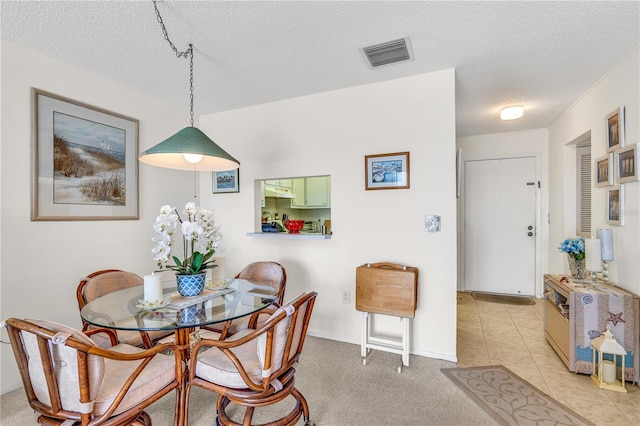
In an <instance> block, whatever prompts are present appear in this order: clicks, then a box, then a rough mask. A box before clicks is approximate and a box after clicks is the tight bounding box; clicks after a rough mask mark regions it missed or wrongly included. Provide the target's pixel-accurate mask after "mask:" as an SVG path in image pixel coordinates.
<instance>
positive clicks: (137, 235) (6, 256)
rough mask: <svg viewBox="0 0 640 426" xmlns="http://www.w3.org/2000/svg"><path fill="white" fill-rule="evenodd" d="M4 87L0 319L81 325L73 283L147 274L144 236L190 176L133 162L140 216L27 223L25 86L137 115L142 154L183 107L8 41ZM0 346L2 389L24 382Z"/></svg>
mask: <svg viewBox="0 0 640 426" xmlns="http://www.w3.org/2000/svg"><path fill="white" fill-rule="evenodd" d="M1 82H2V133H1V137H2V145H1V153H2V155H1V157H0V158H1V159H2V163H1V180H0V181H1V184H2V191H1V198H0V200H1V206H2V210H1V212H0V214H1V217H2V232H1V247H2V252H1V254H2V258H1V261H0V265H2V269H1V275H0V291H1V294H2V298H1V299H2V301H1V305H0V306H1V314H0V315H1V318H2V319H4V318H7V317H22V318H24V317H28V318H46V319H49V320H53V321H57V322H61V323H65V324H68V325H71V326H74V327H80V326H81V322H80V315H79V313H78V305H77V302H76V296H75V291H76V287H77V285H78V282H79V281H80V280H81V279H82V278H83V277H84V276H86V275H87V274H89V273H91V272H93V271H96V270H100V269H106V268H119V269H125V270H129V271H132V272H135V273H138V274H141V275H143V274H145V273H148V272H149V271H151V270H153V269H154V268H155V265H154V262H153V256H152V254H151V252H150V250H151V247H152V244H151V241H150V239H151V237H152V235H153V232H152V224H153V221H154V220H155V217H156V215H157V211H158V209H159V207H160V206H161V205H162V204H168V203H174V204H180V203H184V202H185V201H186V200H189V199H190V198H191V197H192V196H193V195H192V194H193V176H192V175H191V174H190V173H186V172H177V171H172V170H168V169H159V168H154V167H151V166H147V165H144V164H140V168H139V176H140V180H139V194H140V220H130V221H75V222H74V221H71V222H70V221H64V222H31V221H30V181H31V174H30V168H31V163H30V155H31V142H30V141H31V87H36V88H39V89H42V90H45V91H48V92H52V93H55V94H58V95H60V96H64V97H67V98H71V99H74V100H77V101H80V102H84V103H87V104H90V105H93V106H96V107H99V108H104V109H106V110H109V111H114V112H117V113H120V114H123V115H126V116H129V117H133V118H136V119H138V120H139V121H140V140H139V149H140V151H142V150H144V149H146V148H148V147H150V146H152V145H154V144H156V143H157V142H159V141H160V140H162V139H164V138H166V137H168V136H170V135H171V134H173V133H174V132H176V131H177V130H179V129H180V128H182V127H184V126H185V125H187V124H188V111H182V110H180V111H175V110H173V109H172V108H171V107H169V106H167V105H166V104H162V103H161V102H160V101H158V100H157V99H153V98H150V97H148V96H144V95H141V94H140V93H138V92H136V91H133V90H130V89H126V88H123V87H121V86H117V85H115V84H113V83H111V82H108V81H105V80H102V79H100V78H98V77H96V76H95V75H90V74H87V73H84V72H81V71H79V70H77V69H74V68H71V67H69V66H67V65H64V64H61V63H59V62H54V61H52V60H50V59H48V58H46V57H44V56H40V55H37V54H32V53H30V52H27V51H25V50H23V49H21V48H18V47H16V46H14V45H12V44H8V43H5V42H3V43H2V80H1ZM7 339H8V338H7V335H6V333H4V332H3V333H2V340H4V341H6V340H7ZM0 346H1V347H2V352H1V357H2V359H1V369H2V392H3V393H4V392H7V391H9V390H12V389H14V388H16V387H18V386H20V385H21V382H20V378H19V374H18V371H17V367H16V366H15V361H14V359H13V355H12V353H11V348H10V346H8V345H0Z"/></svg>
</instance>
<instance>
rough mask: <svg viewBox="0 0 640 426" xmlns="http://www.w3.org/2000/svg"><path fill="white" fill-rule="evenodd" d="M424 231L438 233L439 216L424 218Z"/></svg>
mask: <svg viewBox="0 0 640 426" xmlns="http://www.w3.org/2000/svg"><path fill="white" fill-rule="evenodd" d="M424 230H425V232H440V216H436V215H431V216H425V217H424Z"/></svg>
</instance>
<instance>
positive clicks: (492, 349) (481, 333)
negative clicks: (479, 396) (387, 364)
mask: <svg viewBox="0 0 640 426" xmlns="http://www.w3.org/2000/svg"><path fill="white" fill-rule="evenodd" d="M543 306H544V305H543V301H542V299H537V300H536V304H535V305H529V306H517V305H503V304H499V303H488V302H483V301H477V300H475V299H474V298H473V297H472V296H471V293H463V292H459V293H458V366H459V367H473V366H480V365H492V364H502V365H504V366H505V367H507V368H508V369H510V370H511V371H513V372H514V373H516V374H517V375H519V376H520V377H522V378H523V379H525V380H527V381H529V383H531V384H532V385H534V386H536V387H537V388H538V389H540V390H541V391H543V392H545V393H547V394H548V395H550V396H552V397H553V398H555V399H556V400H557V401H560V402H561V403H563V404H565V405H566V406H567V407H569V408H571V409H572V410H574V411H576V412H577V413H579V414H580V415H582V416H583V417H585V418H587V419H589V420H590V421H592V422H593V423H595V424H596V425H603V426H604V425H607V426H608V425H616V426H623V425H640V387H638V386H637V385H632V384H631V383H628V382H627V390H628V393H626V394H625V393H621V392H615V391H607V390H603V389H598V388H597V387H596V386H595V385H594V383H593V382H592V381H591V378H590V377H589V376H588V375H584V374H574V373H571V372H570V371H569V370H567V368H566V367H565V365H564V364H563V362H562V361H561V360H560V358H558V356H557V355H556V353H555V352H554V351H553V349H552V348H551V346H550V345H549V344H548V343H547V342H546V340H545V338H544V319H543V315H544V307H543Z"/></svg>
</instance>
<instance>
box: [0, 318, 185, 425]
mask: <svg viewBox="0 0 640 426" xmlns="http://www.w3.org/2000/svg"><path fill="white" fill-rule="evenodd" d="M3 326H4V327H6V329H7V332H8V334H9V339H10V341H11V346H12V348H13V353H14V355H15V358H16V361H17V364H18V368H19V370H20V375H21V377H22V383H23V385H24V390H25V392H26V395H27V399H28V400H29V405H30V406H31V408H33V410H35V412H36V414H37V415H38V417H37V422H38V424H41V425H47V426H50V425H70V424H77V423H75V422H79V424H81V425H83V426H84V425H104V426H111V425H151V418H150V417H149V415H148V414H147V413H145V412H144V411H143V410H144V409H145V408H146V407H148V406H149V405H151V404H152V403H154V402H155V401H157V400H158V399H160V398H161V397H163V396H164V395H166V394H168V393H169V392H171V391H172V390H173V389H176V406H177V404H178V400H179V395H178V392H177V390H178V389H179V388H180V384H181V383H182V366H181V364H182V360H181V355H180V351H178V350H176V348H175V346H173V345H171V344H164V345H158V346H156V347H154V348H152V349H147V350H143V349H141V348H138V347H134V346H131V345H126V344H115V343H116V335H115V333H113V330H104V329H93V330H89V331H88V332H87V334H84V333H82V332H80V331H78V330H75V329H73V328H69V327H67V326H65V325H62V324H58V323H55V322H52V321H44V320H20V319H17V318H9V319H7V320H6V321H4V322H3ZM97 333H101V334H102V333H104V334H105V335H107V336H110V341H111V342H113V343H114V344H115V345H114V346H113V347H111V348H109V349H107V348H101V347H99V346H97V345H96V343H94V342H93V341H92V340H91V339H90V338H89V336H88V335H89V334H97ZM165 351H173V355H165V354H164V353H163V352H165Z"/></svg>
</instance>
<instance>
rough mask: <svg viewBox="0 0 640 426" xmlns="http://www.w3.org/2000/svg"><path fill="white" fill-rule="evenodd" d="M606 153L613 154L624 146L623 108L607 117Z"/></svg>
mask: <svg viewBox="0 0 640 426" xmlns="http://www.w3.org/2000/svg"><path fill="white" fill-rule="evenodd" d="M606 125H607V151H608V152H613V151H615V150H616V149H618V148H620V147H621V146H624V107H623V106H622V107H620V108H618V109H616V110H615V111H612V112H611V113H609V115H607V118H606Z"/></svg>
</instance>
